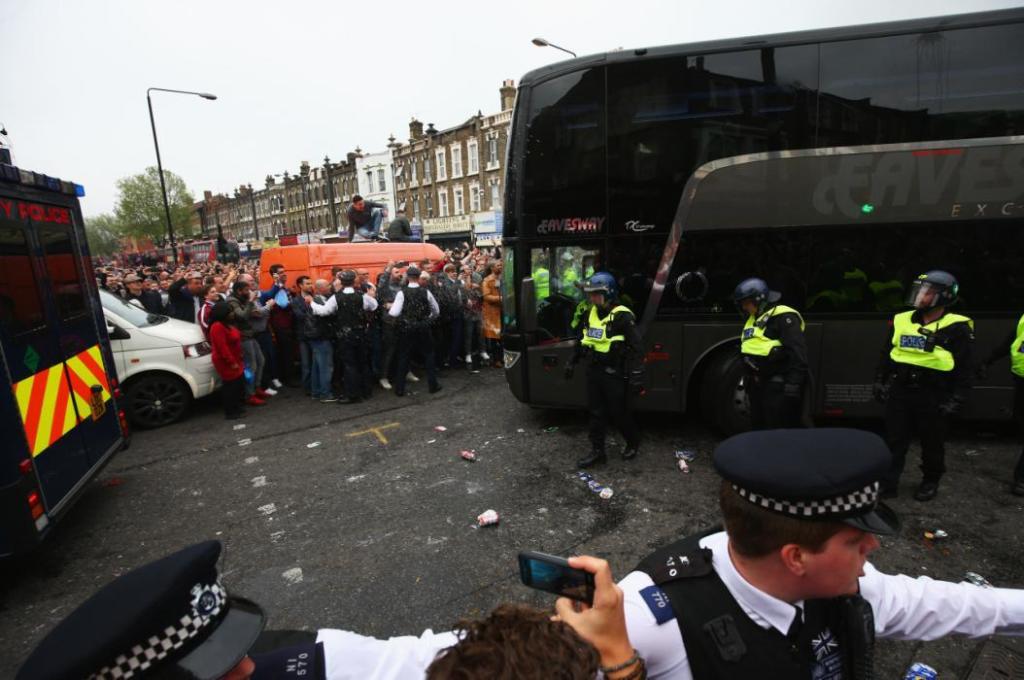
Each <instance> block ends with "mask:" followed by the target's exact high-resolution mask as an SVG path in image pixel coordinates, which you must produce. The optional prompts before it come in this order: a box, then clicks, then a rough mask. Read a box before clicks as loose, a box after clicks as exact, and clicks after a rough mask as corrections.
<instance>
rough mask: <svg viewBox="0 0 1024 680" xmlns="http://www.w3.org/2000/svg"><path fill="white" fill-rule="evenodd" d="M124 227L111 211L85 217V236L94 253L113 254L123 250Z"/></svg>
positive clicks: (90, 250)
mask: <svg viewBox="0 0 1024 680" xmlns="http://www.w3.org/2000/svg"><path fill="white" fill-rule="evenodd" d="M123 235H124V229H123V227H122V225H121V223H120V222H118V220H117V218H116V217H114V216H113V215H111V214H109V213H104V214H102V215H97V216H96V217H87V218H85V237H86V239H88V241H89V252H90V253H92V254H93V255H113V254H114V253H116V252H119V251H120V250H121V236H123Z"/></svg>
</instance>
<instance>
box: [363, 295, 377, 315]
mask: <svg viewBox="0 0 1024 680" xmlns="http://www.w3.org/2000/svg"><path fill="white" fill-rule="evenodd" d="M363 311H364V312H375V311H377V301H376V300H374V299H373V298H372V297H370V296H369V295H367V294H366V293H363Z"/></svg>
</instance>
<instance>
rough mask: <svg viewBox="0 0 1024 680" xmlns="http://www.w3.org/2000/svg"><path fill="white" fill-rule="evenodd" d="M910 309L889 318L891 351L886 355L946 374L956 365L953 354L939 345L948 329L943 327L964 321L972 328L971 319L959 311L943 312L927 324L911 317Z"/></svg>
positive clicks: (904, 362)
mask: <svg viewBox="0 0 1024 680" xmlns="http://www.w3.org/2000/svg"><path fill="white" fill-rule="evenodd" d="M913 316H914V310H911V311H909V312H902V313H900V314H897V315H896V316H895V317H893V320H892V350H891V351H890V352H889V357H890V358H891V359H892V360H893V361H895V362H896V363H898V364H908V365H910V366H918V367H920V368H928V369H931V370H933V371H942V372H944V373H948V372H949V371H952V370H953V368H955V367H956V359H955V358H954V357H953V353H952V352H950V351H949V350H948V349H946V348H945V347H944V346H943V345H944V342H945V340H946V336H947V334H948V332H949V331H947V330H946V329H948V328H950V327H951V326H954V325H956V324H960V323H966V324H967V325H968V326H970V327H971V328H972V329H973V328H974V322H973V321H971V320H970V319H969V318H967V317H966V316H961V315H960V314H943V315H942V316H941V317H939V318H938V319H937V320H935V321H932V322H931V323H929V324H927V325H923V324H920V323H917V322H915V321H914V320H913V318H912V317H913Z"/></svg>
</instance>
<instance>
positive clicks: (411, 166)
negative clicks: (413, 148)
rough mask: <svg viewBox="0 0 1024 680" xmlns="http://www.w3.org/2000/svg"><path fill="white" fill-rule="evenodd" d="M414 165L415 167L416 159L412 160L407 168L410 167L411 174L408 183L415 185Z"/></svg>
mask: <svg viewBox="0 0 1024 680" xmlns="http://www.w3.org/2000/svg"><path fill="white" fill-rule="evenodd" d="M416 165H417V163H416V159H415V158H413V159H412V162H410V163H409V166H410V168H409V171H410V172H411V173H412V179H411V182H410V183H411V184H415V183H416Z"/></svg>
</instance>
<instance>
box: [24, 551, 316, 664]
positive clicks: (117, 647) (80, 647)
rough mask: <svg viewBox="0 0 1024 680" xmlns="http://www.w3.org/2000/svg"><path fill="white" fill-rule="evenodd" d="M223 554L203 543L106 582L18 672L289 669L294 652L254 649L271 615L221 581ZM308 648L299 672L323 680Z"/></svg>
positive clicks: (311, 646)
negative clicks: (271, 652) (253, 651)
mask: <svg viewBox="0 0 1024 680" xmlns="http://www.w3.org/2000/svg"><path fill="white" fill-rule="evenodd" d="M220 552H221V544H220V543H219V542H217V541H206V542H205V543H198V544H196V545H193V546H190V547H188V548H185V549H184V550H180V551H178V552H176V553H174V554H172V555H168V556H167V557H164V558H162V559H159V560H156V561H155V562H150V563H149V564H146V565H143V566H141V567H138V568H137V569H134V570H132V571H130V572H128V573H127V574H124V575H123V576H120V577H118V578H117V579H115V580H114V581H112V582H110V583H108V584H107V585H106V586H104V587H103V588H102V589H100V590H99V591H98V592H96V593H95V594H94V595H93V596H92V597H90V598H89V599H88V600H86V601H85V603H84V604H82V605H81V606H79V607H78V608H77V609H76V610H75V611H73V612H72V613H71V614H69V615H68V616H67V618H65V619H64V620H63V621H61V622H60V623H58V624H57V626H56V627H55V628H54V629H53V630H52V631H50V633H49V634H48V635H47V636H46V637H45V638H43V640H42V642H40V643H39V644H38V645H36V648H35V649H34V650H33V651H32V653H31V655H29V657H28V659H27V660H26V661H25V663H24V665H23V666H22V667H21V670H19V671H18V675H17V677H18V679H19V680H50V679H54V680H56V679H58V678H97V679H100V680H108V679H115V678H120V679H123V680H129V679H132V678H135V679H140V678H142V679H144V678H154V677H164V678H203V679H209V680H213V679H215V678H228V679H231V680H237V679H241V678H249V677H254V678H277V677H293V676H291V675H289V674H288V672H287V671H288V668H289V667H290V665H291V664H289V658H290V655H287V654H285V655H268V656H266V657H263V656H254V657H253V658H250V656H248V654H249V653H250V650H251V649H252V648H253V647H254V645H255V644H256V641H257V638H258V637H259V636H260V631H261V630H262V629H263V624H264V621H265V619H266V617H265V616H264V613H263V610H262V609H261V608H260V606H259V605H258V604H256V603H255V602H251V601H249V600H246V599H244V598H241V597H237V596H233V595H229V594H228V592H227V591H226V590H225V589H224V587H223V586H222V585H221V581H220V576H219V574H218V573H217V559H218V558H219V556H220ZM303 655H304V656H305V659H306V660H305V661H303V662H302V663H304V664H305V665H306V668H305V669H304V670H306V671H307V672H305V673H303V677H308V678H311V679H312V680H316V679H317V678H323V677H324V675H323V672H324V671H323V668H324V661H323V658H324V655H323V645H322V644H317V643H316V642H315V638H314V639H313V640H312V641H310V643H309V645H308V649H307V650H306V651H305V652H298V654H296V655H295V656H296V657H298V656H303ZM254 672H255V673H254Z"/></svg>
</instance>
